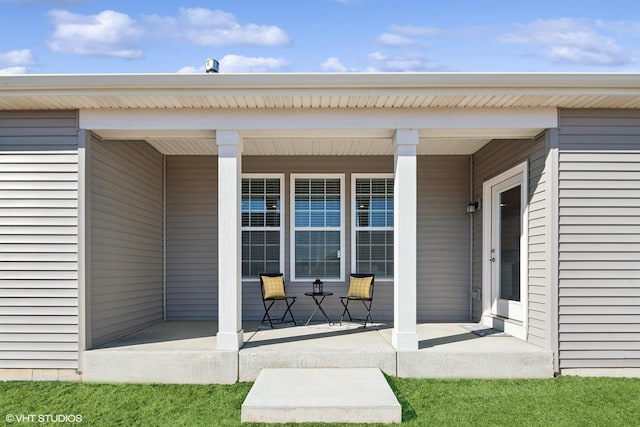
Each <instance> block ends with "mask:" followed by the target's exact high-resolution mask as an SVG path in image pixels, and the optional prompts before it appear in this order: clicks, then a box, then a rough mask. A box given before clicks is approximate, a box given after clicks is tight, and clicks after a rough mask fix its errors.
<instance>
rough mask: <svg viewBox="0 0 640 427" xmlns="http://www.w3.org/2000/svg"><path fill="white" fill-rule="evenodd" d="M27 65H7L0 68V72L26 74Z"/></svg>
mask: <svg viewBox="0 0 640 427" xmlns="http://www.w3.org/2000/svg"><path fill="white" fill-rule="evenodd" d="M26 73H27V67H9V68H2V69H0V74H26Z"/></svg>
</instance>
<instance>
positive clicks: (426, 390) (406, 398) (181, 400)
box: [0, 377, 640, 426]
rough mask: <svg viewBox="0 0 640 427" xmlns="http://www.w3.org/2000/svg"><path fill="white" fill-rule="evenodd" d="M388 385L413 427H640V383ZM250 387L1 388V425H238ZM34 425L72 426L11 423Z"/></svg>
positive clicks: (396, 381) (562, 380) (566, 380)
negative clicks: (12, 418) (24, 419)
mask: <svg viewBox="0 0 640 427" xmlns="http://www.w3.org/2000/svg"><path fill="white" fill-rule="evenodd" d="M388 380H389V383H390V384H391V387H392V388H393V390H394V391H395V393H396V396H398V400H399V401H400V403H401V404H402V408H403V411H402V412H403V413H402V418H403V424H404V425H407V426H467V425H472V426H521V425H524V426H640V379H624V378H578V377H559V378H555V379H548V380H419V379H402V378H388ZM250 388H251V384H249V383H239V384H235V385H231V386H222V385H210V386H196V385H137V384H75V383H54V382H0V417H1V418H0V419H1V420H2V422H3V423H4V422H6V421H5V419H6V416H7V415H9V414H15V415H18V416H19V415H21V414H22V415H29V414H34V415H41V414H51V415H57V414H64V415H81V416H82V423H81V424H75V425H100V426H239V425H241V423H240V405H241V404H242V401H243V400H244V398H245V396H246V395H247V393H248V392H249V389H250ZM29 424H31V425H55V426H60V425H73V424H61V423H56V422H51V423H49V424H46V423H45V424H39V423H37V422H36V423H19V422H14V423H13V424H12V425H29ZM307 425H313V424H307Z"/></svg>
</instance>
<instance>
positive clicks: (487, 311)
mask: <svg viewBox="0 0 640 427" xmlns="http://www.w3.org/2000/svg"><path fill="white" fill-rule="evenodd" d="M517 175H521V178H522V181H521V183H520V185H521V192H522V193H521V194H522V197H521V212H522V236H521V238H520V265H522V266H523V268H521V269H520V280H521V282H520V283H523V284H524V288H525V291H524V292H522V293H521V298H520V303H521V304H522V310H523V313H522V324H521V325H520V324H517V323H515V322H511V321H504V320H503V319H501V318H499V317H497V316H495V315H494V314H492V306H493V301H492V300H493V286H492V282H491V260H490V259H491V240H492V237H493V236H492V227H493V224H492V209H493V208H492V206H491V204H492V195H491V188H492V187H493V186H494V185H496V184H499V183H501V182H503V181H505V180H507V179H509V178H511V177H514V176H517ZM482 201H483V203H482V204H483V207H482V210H483V211H484V212H483V214H482V294H483V298H482V300H483V304H482V309H483V310H482V319H481V322H482V324H483V325H486V326H488V327H491V328H496V329H501V330H503V331H504V332H507V333H509V334H511V335H513V336H515V337H517V338H520V339H522V340H526V339H527V328H528V323H529V309H528V307H529V161H528V160H527V161H524V162H522V163H520V164H518V165H516V166H514V167H512V168H511V169H508V170H506V171H504V172H502V173H501V174H499V175H498V176H495V177H493V178H491V179H489V180H487V181H485V182H484V183H483V184H482Z"/></svg>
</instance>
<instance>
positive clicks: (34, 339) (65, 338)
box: [0, 332, 78, 346]
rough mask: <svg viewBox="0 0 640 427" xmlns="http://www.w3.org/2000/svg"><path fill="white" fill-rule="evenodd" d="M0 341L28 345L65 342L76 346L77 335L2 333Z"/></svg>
mask: <svg viewBox="0 0 640 427" xmlns="http://www.w3.org/2000/svg"><path fill="white" fill-rule="evenodd" d="M0 341H3V342H29V343H52V342H66V343H73V344H75V345H76V346H77V345H78V334H77V333H70V334H44V333H35V334H18V333H2V332H0Z"/></svg>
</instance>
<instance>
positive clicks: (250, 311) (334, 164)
mask: <svg viewBox="0 0 640 427" xmlns="http://www.w3.org/2000/svg"><path fill="white" fill-rule="evenodd" d="M242 164H243V168H242V171H243V172H244V173H274V174H282V173H284V174H285V182H284V185H285V204H284V206H285V207H286V215H285V278H286V279H287V286H288V287H287V293H290V294H291V295H293V296H296V297H297V301H296V303H295V306H294V307H295V308H294V310H293V313H294V316H296V320H299V321H306V319H307V318H308V316H309V315H310V314H311V311H312V310H313V308H315V305H313V300H312V299H311V297H308V296H305V295H304V293H305V292H310V291H311V282H312V281H300V282H290V281H289V279H290V275H289V272H290V266H289V264H290V255H291V251H290V247H291V246H290V243H291V239H290V237H291V236H290V230H291V228H290V227H291V223H290V219H291V215H290V209H289V207H290V194H289V193H290V188H291V181H290V179H291V177H290V174H292V173H295V174H313V173H316V174H322V173H327V174H329V173H330V174H336V173H339V174H344V175H345V176H344V188H345V209H346V210H345V254H344V262H345V276H346V277H348V276H349V273H350V272H351V174H352V173H393V157H391V156H370V157H369V156H269V157H260V156H246V157H243V159H242ZM347 287H348V282H347V281H344V282H325V284H324V290H325V291H329V292H333V293H334V295H333V296H331V297H327V299H326V300H325V302H324V303H323V305H322V307H323V308H324V309H325V311H326V312H327V314H328V315H329V317H331V318H332V319H334V318H335V319H339V317H340V314H341V313H342V310H341V306H340V303H339V300H338V297H339V296H344V295H346V292H347ZM242 305H243V308H242V310H243V318H245V319H261V318H262V315H263V314H264V308H263V306H262V299H261V296H260V282H259V281H257V280H256V281H245V282H244V283H243V293H242ZM350 310H351V308H350ZM360 315H362V313H361V311H360V310H359V309H356V310H354V316H360ZM372 315H373V318H374V320H391V319H393V282H392V281H381V280H376V285H375V290H374V301H373V308H372ZM316 316H318V314H316ZM314 319H320V317H317V318H314Z"/></svg>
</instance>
